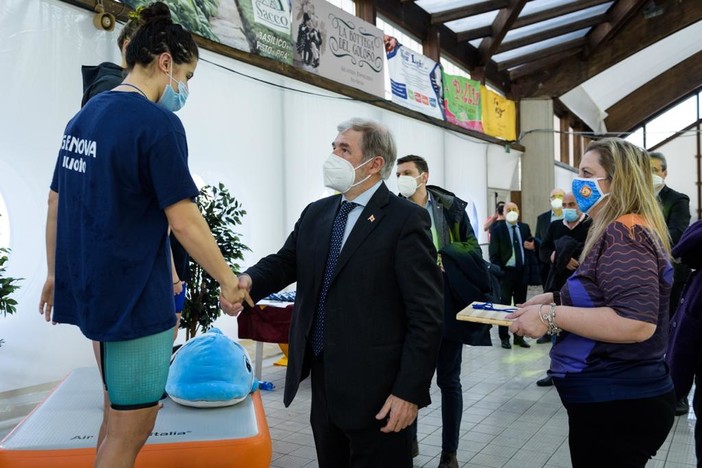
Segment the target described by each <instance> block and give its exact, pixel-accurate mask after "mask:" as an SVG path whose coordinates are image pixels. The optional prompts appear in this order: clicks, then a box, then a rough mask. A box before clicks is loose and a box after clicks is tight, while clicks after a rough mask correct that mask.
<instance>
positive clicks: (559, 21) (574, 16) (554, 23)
mask: <svg viewBox="0 0 702 468" xmlns="http://www.w3.org/2000/svg"><path fill="white" fill-rule="evenodd" d="M608 8H609V4H604V5H597V6H594V7H592V8H586V9H584V10H580V11H575V12H573V13H569V14H567V15H563V16H558V17H556V18H551V19H549V20H546V21H541V22H539V23H534V24H530V25H528V26H524V27H521V28H518V29H513V30H511V31H509V32H508V33H507V34H506V35H505V42H506V41H511V40H515V39H521V38H523V37H526V36H531V35H532V34H537V33H540V32H542V31H548V30H549V29H554V28H556V27H559V26H563V25H566V24H570V23H574V22H576V21H581V20H584V19H588V18H592V17H593V16H599V15H602V14H604V13H605V12H606V11H607V9H608Z"/></svg>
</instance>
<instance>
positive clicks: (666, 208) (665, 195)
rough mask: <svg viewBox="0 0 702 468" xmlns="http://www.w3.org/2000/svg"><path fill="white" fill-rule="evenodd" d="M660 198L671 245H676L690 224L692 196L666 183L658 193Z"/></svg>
mask: <svg viewBox="0 0 702 468" xmlns="http://www.w3.org/2000/svg"><path fill="white" fill-rule="evenodd" d="M658 199H659V200H660V201H661V207H662V208H663V217H664V218H665V224H666V225H667V226H668V232H669V233H670V240H671V245H672V246H674V245H675V244H677V243H678V241H679V240H680V237H681V236H682V234H683V232H685V229H687V227H688V226H689V225H690V198H689V197H688V196H687V195H685V194H684V193H680V192H676V191H675V190H673V189H672V188H670V187H668V186H667V185H665V186H663V189H662V190H661V191H660V193H659V194H658Z"/></svg>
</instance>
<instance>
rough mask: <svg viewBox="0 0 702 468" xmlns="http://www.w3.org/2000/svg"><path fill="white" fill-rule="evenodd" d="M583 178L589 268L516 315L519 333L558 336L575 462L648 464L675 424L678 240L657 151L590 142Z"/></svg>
mask: <svg viewBox="0 0 702 468" xmlns="http://www.w3.org/2000/svg"><path fill="white" fill-rule="evenodd" d="M579 175H580V177H578V178H575V179H574V180H573V194H574V195H575V197H576V201H577V203H578V207H579V208H580V210H581V211H583V212H584V213H587V214H589V215H590V216H591V217H592V219H593V223H592V227H591V228H590V232H589V234H588V237H587V240H586V242H585V247H584V250H583V253H582V255H581V257H580V267H579V268H578V269H577V270H576V271H575V273H574V274H573V275H572V276H571V277H570V279H568V281H567V283H566V284H565V286H563V288H562V289H561V291H560V292H556V293H546V294H541V295H539V296H536V297H534V298H533V299H531V300H530V301H528V302H527V303H525V304H522V305H521V306H520V309H519V310H518V311H516V312H515V313H514V314H512V315H511V316H510V317H511V318H514V319H515V320H514V322H513V323H512V326H511V327H510V329H511V331H512V332H513V333H516V334H520V335H525V336H531V337H538V336H542V335H543V334H544V333H545V332H548V333H549V334H555V335H557V340H556V344H555V345H554V347H553V349H552V350H551V369H550V370H549V375H551V376H552V377H553V381H554V384H555V385H556V388H557V390H558V393H559V395H560V397H561V401H562V402H563V405H564V406H565V407H566V409H567V411H568V422H569V429H570V432H569V444H570V455H571V460H572V463H573V466H574V467H576V468H578V467H588V468H590V467H595V466H612V467H643V466H645V465H646V462H647V461H648V460H649V459H650V458H651V457H653V456H654V455H655V454H656V451H657V450H658V448H659V447H660V446H661V444H662V443H663V441H664V440H665V438H666V436H667V434H668V431H669V430H670V428H671V427H672V424H673V418H674V416H673V409H674V406H675V398H674V395H673V387H672V382H671V379H670V375H669V373H668V368H667V366H666V365H665V363H664V360H663V356H664V353H665V350H666V345H667V340H668V312H667V311H668V301H669V296H670V286H671V283H672V279H673V276H672V268H671V265H670V262H669V259H668V257H669V254H668V252H669V249H670V247H669V244H670V242H669V239H668V237H667V232H668V231H667V229H666V225H665V221H664V220H663V215H662V213H661V209H660V207H659V205H658V203H657V201H656V198H655V195H654V194H653V185H652V179H651V165H650V163H649V158H648V155H647V153H646V152H645V151H644V150H642V149H641V148H638V147H636V146H634V145H632V144H631V143H628V142H626V141H624V140H620V139H617V138H605V139H602V140H599V141H595V142H592V143H590V145H588V147H587V149H586V151H585V154H584V155H583V158H582V161H581V163H580V174H579Z"/></svg>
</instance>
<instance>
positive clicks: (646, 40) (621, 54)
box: [513, 0, 702, 98]
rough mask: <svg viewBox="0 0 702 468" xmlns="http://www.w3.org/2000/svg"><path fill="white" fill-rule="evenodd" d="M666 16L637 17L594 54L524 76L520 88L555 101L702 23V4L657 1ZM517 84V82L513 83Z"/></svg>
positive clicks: (529, 93) (526, 95)
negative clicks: (642, 51)
mask: <svg viewBox="0 0 702 468" xmlns="http://www.w3.org/2000/svg"><path fill="white" fill-rule="evenodd" d="M657 1H658V5H659V6H661V7H663V8H664V9H665V13H664V14H662V15H660V16H657V17H654V18H650V19H645V18H644V17H643V15H634V16H633V17H632V18H631V19H630V20H629V22H628V23H627V24H626V28H624V29H622V30H621V31H620V32H619V33H618V34H617V35H616V36H615V37H613V38H612V39H610V40H609V41H607V43H606V44H602V46H600V47H598V48H597V49H596V50H594V51H592V52H591V54H590V56H589V58H588V60H583V58H582V56H581V55H578V56H573V57H571V58H569V59H566V60H565V61H563V62H562V63H560V64H559V65H558V67H554V68H544V69H541V70H538V71H536V72H535V73H533V74H531V75H529V76H525V77H522V78H521V79H520V80H519V83H518V84H519V87H520V90H521V92H522V93H523V94H522V97H525V98H537V97H538V98H555V97H558V96H562V95H563V94H565V93H566V92H568V91H570V90H571V89H573V88H575V87H576V86H578V85H579V84H581V83H583V82H585V81H587V80H588V79H590V78H592V77H593V76H595V75H597V74H598V73H601V72H603V71H604V70H606V69H608V68H609V67H611V66H613V65H615V64H617V63H619V62H621V61H622V60H624V59H626V58H628V57H631V56H632V55H634V54H636V53H637V52H640V51H641V50H643V49H645V48H646V47H648V46H650V45H652V44H654V43H656V42H658V41H660V40H661V39H664V38H665V37H667V36H669V35H671V34H674V33H676V32H678V31H680V30H681V29H684V28H686V27H688V26H690V25H692V24H694V23H696V22H698V21H700V20H702V1H684V2H678V0H657ZM513 84H514V83H513Z"/></svg>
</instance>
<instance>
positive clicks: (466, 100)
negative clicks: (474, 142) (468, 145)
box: [443, 73, 483, 132]
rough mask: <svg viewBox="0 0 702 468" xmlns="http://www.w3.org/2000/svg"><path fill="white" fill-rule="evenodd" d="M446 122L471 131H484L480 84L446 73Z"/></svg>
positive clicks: (444, 79) (444, 78) (444, 77)
mask: <svg viewBox="0 0 702 468" xmlns="http://www.w3.org/2000/svg"><path fill="white" fill-rule="evenodd" d="M443 81H444V111H445V112H446V121H447V122H451V123H453V124H456V125H459V126H461V127H463V128H467V129H469V130H477V131H479V132H482V131H483V126H482V123H481V121H480V119H481V117H482V116H481V112H480V88H481V86H480V82H479V81H475V80H471V79H469V78H464V77H462V76H457V75H448V74H446V73H444V76H443Z"/></svg>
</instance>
